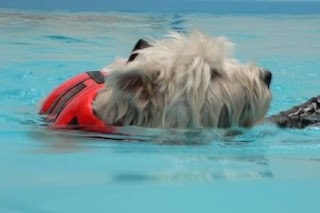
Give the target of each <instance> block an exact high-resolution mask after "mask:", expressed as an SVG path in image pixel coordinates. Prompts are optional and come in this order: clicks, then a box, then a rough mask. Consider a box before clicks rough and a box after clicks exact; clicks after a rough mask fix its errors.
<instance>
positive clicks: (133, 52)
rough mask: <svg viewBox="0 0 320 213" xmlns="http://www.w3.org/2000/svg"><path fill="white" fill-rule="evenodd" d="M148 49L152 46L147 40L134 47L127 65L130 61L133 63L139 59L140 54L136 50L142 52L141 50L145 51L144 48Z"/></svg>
mask: <svg viewBox="0 0 320 213" xmlns="http://www.w3.org/2000/svg"><path fill="white" fill-rule="evenodd" d="M147 47H151V45H150V44H149V43H148V42H146V41H145V40H143V39H140V40H139V41H138V42H137V43H136V45H135V46H134V48H133V50H132V52H131V55H130V57H129V59H128V61H127V63H128V62H130V61H133V60H134V59H135V58H136V57H137V55H138V53H136V52H135V51H136V50H141V49H144V48H147Z"/></svg>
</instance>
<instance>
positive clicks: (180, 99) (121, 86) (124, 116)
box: [94, 32, 271, 128]
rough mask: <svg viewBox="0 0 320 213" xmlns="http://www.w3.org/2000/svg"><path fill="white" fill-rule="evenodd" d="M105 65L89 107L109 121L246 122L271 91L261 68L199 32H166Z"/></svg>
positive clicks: (262, 108) (261, 111)
mask: <svg viewBox="0 0 320 213" xmlns="http://www.w3.org/2000/svg"><path fill="white" fill-rule="evenodd" d="M151 45H152V46H151V47H148V48H145V49H141V50H138V51H136V53H138V56H137V57H136V58H135V60H133V61H132V62H129V63H126V60H124V59H119V60H117V61H116V62H114V64H112V65H110V66H108V67H106V68H105V69H104V71H106V72H108V75H107V78H106V85H105V89H103V90H102V91H101V92H99V94H98V96H97V98H96V101H95V103H94V108H95V111H96V113H97V115H98V116H99V117H100V118H101V119H103V120H104V121H105V122H106V123H108V124H110V125H137V126H143V127H158V128H207V127H208V128H209V127H210V128H229V127H234V126H240V127H251V126H253V125H254V124H256V123H257V122H259V121H261V120H262V119H263V118H264V116H265V114H266V112H267V110H268V108H269V104H270V100H271V94H270V91H269V88H268V86H269V85H267V83H265V81H264V80H263V79H264V78H265V75H266V74H265V71H264V70H263V69H261V68H259V67H257V66H256V65H254V64H240V63H239V62H238V61H237V60H235V59H233V58H232V47H233V44H232V43H231V42H229V41H228V40H227V39H226V38H224V37H209V36H207V35H204V34H202V33H200V32H193V33H190V34H189V35H187V36H184V35H182V34H178V33H172V34H170V35H169V36H168V37H166V38H165V39H162V40H155V41H153V42H152V43H151Z"/></svg>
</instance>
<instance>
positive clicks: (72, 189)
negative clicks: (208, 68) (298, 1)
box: [0, 9, 320, 213]
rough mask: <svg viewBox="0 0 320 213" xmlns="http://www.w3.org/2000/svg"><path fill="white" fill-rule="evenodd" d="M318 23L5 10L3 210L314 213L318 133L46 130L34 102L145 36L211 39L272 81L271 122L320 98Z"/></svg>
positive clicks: (0, 23)
mask: <svg viewBox="0 0 320 213" xmlns="http://www.w3.org/2000/svg"><path fill="white" fill-rule="evenodd" d="M319 23H320V15H319V14H299V15H290V14H267V15H264V14H250V15H249V14H245V13H241V14H236V15H235V14H233V15H232V14H229V15H228V14H216V15H214V14H211V13H195V12H190V13H182V12H177V13H175V12H163V13H161V12H158V13H156V12H153V13H147V12H144V13H139V12H131V13H130V12H122V13H119V12H63V11H60V12H59V11H51V12H48V11H23V10H8V9H7V10H5V9H2V10H1V11H0V30H1V31H0V32H1V34H0V48H1V57H0V81H1V85H2V87H1V89H0V102H1V104H0V109H1V110H0V131H1V135H0V169H1V175H0V212H213V211H215V212H236V211H237V212H291V213H292V212H318V205H317V203H318V197H319V195H320V130H319V129H317V128H309V129H305V130H295V129H288V130H281V129H278V128H276V127H274V126H270V125H263V126H258V127H256V128H254V129H252V130H249V131H246V132H244V134H243V135H239V136H236V137H234V138H221V137H220V136H219V134H217V133H216V132H212V131H210V130H203V131H198V130H194V131H173V130H158V129H143V128H127V129H125V131H128V132H131V133H134V136H133V137H126V138H121V137H120V136H116V135H115V136H101V135H95V134H84V133H79V132H59V131H49V130H47V129H46V127H44V126H43V125H42V122H41V119H40V118H39V116H38V115H37V106H38V103H39V102H40V101H41V100H42V99H43V98H44V97H45V96H46V95H47V94H48V93H49V92H50V91H51V90H52V89H53V88H54V87H55V86H57V85H59V84H60V83H61V82H62V81H64V80H66V79H68V78H69V77H71V76H73V75H75V74H77V73H81V72H83V71H86V70H97V69H100V68H101V67H103V66H104V65H106V64H108V63H110V62H112V60H113V59H114V58H115V57H116V56H127V55H128V54H129V52H130V51H131V49H132V47H133V45H134V43H135V42H136V41H137V40H138V39H139V38H141V37H142V38H146V39H148V36H151V37H162V36H164V35H165V34H167V32H168V31H170V30H176V31H181V32H186V31H190V30H191V29H200V30H204V31H205V32H207V33H208V34H211V35H225V36H228V37H229V38H230V39H231V40H232V41H234V42H235V43H236V52H235V54H236V56H237V58H239V59H240V60H241V61H248V60H250V61H251V60H253V61H255V62H256V63H258V64H259V65H261V66H263V67H266V68H268V69H270V70H271V71H272V72H273V76H274V78H273V82H272V91H273V101H272V104H271V108H270V110H269V112H268V114H269V115H270V114H274V113H277V112H279V111H281V110H285V109H287V108H289V107H291V106H293V105H295V104H299V103H302V102H303V101H305V100H307V99H308V98H310V97H312V96H316V95H319V93H320V90H319V83H320V60H319V55H320V40H319V37H320V24H319Z"/></svg>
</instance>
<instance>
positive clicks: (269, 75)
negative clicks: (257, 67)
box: [263, 70, 272, 88]
mask: <svg viewBox="0 0 320 213" xmlns="http://www.w3.org/2000/svg"><path fill="white" fill-rule="evenodd" d="M271 79H272V73H271V72H270V71H269V70H264V77H263V81H264V82H265V83H266V85H267V86H268V88H269V87H270V83H271Z"/></svg>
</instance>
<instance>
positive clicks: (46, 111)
mask: <svg viewBox="0 0 320 213" xmlns="http://www.w3.org/2000/svg"><path fill="white" fill-rule="evenodd" d="M104 78H105V75H104V74H103V73H102V72H100V71H90V72H85V73H82V74H79V75H77V76H75V77H73V78H71V79H69V80H67V81H66V82H64V83H62V84H61V85H60V86H58V87H57V88H56V89H55V90H53V92H52V93H51V94H50V95H49V96H48V97H47V98H46V99H45V100H44V102H43V104H42V106H41V108H40V114H42V115H45V119H46V120H47V121H48V122H49V123H50V127H52V128H59V129H81V130H85V131H93V132H100V133H115V132H116V131H115V127H112V126H109V125H108V124H106V123H105V122H103V121H102V120H101V119H100V118H99V117H97V116H96V115H95V112H94V110H93V102H94V100H95V98H96V95H97V94H98V91H99V90H100V89H102V88H103V87H104Z"/></svg>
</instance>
